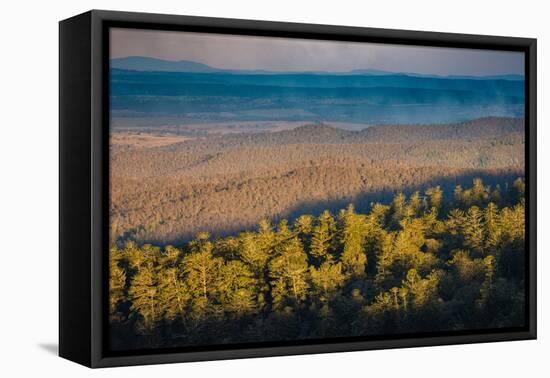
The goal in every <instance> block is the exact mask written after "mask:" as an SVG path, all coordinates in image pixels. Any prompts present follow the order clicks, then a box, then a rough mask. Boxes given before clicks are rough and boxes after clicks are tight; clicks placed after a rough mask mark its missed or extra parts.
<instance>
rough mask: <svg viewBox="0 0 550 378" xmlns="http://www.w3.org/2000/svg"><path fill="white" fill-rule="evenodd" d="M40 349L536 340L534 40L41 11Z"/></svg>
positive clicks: (271, 349)
mask: <svg viewBox="0 0 550 378" xmlns="http://www.w3.org/2000/svg"><path fill="white" fill-rule="evenodd" d="M59 69H60V335H59V339H60V355H61V356H62V357H65V358H68V359H70V360H73V361H76V362H78V363H81V364H84V365H87V366H90V367H106V366H116V365H135V364H152V363H166V362H182V361H198V360H213V359H228V358H243V357H262V356H275V355H290V354H304V353H322V352H337V351H351V350H367V349H380V348H401V347H413V346H427V345H445V344H455V343H474V342H489V341H504V340H523V339H532V338H535V337H536V248H535V243H536V225H535V219H536V192H535V191H536V181H535V180H536V177H535V173H536V169H535V156H536V154H535V141H536V127H535V124H536V40H534V39H526V38H512V37H494V36H480V35H462V34H445V33H432V32H415V31H401V30H383V29H370V28H355V27H341V26H326V25H307V24H293V23H279V22H264V21H247V20H234V19H216V18H202V17H187V16H172V15H158V14H141V13H124V12H110V11H90V12H88V13H85V14H82V15H79V16H75V17H73V18H70V19H67V20H64V21H62V22H61V23H60V66H59Z"/></svg>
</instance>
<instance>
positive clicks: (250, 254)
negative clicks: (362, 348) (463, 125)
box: [109, 180, 525, 347]
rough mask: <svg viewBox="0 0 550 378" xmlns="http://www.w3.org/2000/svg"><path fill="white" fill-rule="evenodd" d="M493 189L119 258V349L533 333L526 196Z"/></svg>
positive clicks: (115, 315)
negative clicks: (526, 320) (454, 332)
mask: <svg viewBox="0 0 550 378" xmlns="http://www.w3.org/2000/svg"><path fill="white" fill-rule="evenodd" d="M491 189H492V188H490V187H489V186H486V185H484V184H483V183H482V182H481V180H475V181H474V183H473V186H472V187H471V188H466V189H463V188H460V187H457V188H456V189H455V192H454V197H455V200H454V201H452V200H448V201H445V198H446V197H445V195H444V193H443V192H442V191H441V188H439V187H434V188H429V189H427V190H426V191H425V193H426V198H424V197H422V196H420V194H419V193H420V192H416V193H413V194H412V195H411V196H410V197H409V199H408V200H407V197H406V196H405V195H404V194H401V193H400V194H397V195H396V196H395V197H394V200H393V202H392V203H391V205H383V204H380V203H374V204H372V206H371V211H370V212H368V213H366V214H362V213H358V212H356V210H355V208H354V206H353V205H349V206H348V207H347V208H345V209H343V210H341V211H340V212H339V215H338V217H337V219H334V218H333V217H332V215H331V214H330V212H328V211H325V212H323V213H321V215H320V216H318V217H313V216H311V215H308V214H304V215H302V216H300V217H298V218H297V219H296V220H295V221H294V222H293V223H289V222H288V221H287V220H285V219H283V220H281V221H280V222H279V223H278V225H277V227H276V228H275V229H274V228H273V227H272V225H271V224H270V223H269V221H267V220H262V221H261V222H260V224H259V227H258V229H257V230H256V231H244V232H241V233H240V234H238V235H234V236H229V237H225V238H218V239H216V240H211V237H210V235H209V234H208V233H206V232H201V233H199V234H197V236H196V238H195V239H193V240H192V241H191V242H189V243H188V244H187V245H186V246H182V247H181V248H176V247H173V246H166V247H165V248H164V249H161V248H158V247H155V246H152V245H149V244H144V245H138V244H137V243H135V242H131V241H129V242H127V243H125V244H124V245H123V246H120V247H116V246H113V247H112V248H111V250H110V261H109V268H110V270H109V305H110V306H109V313H110V321H111V324H113V325H115V326H116V329H117V330H118V332H119V333H117V335H118V336H117V337H118V339H117V340H115V341H117V342H118V344H117V345H125V346H126V347H128V346H130V347H135V346H136V345H140V342H141V343H142V344H141V345H144V344H143V343H147V344H146V345H147V346H149V347H150V346H152V345H153V346H176V345H195V344H197V343H214V342H218V343H219V342H247V341H248V342H249V341H266V340H267V341H269V340H281V339H296V338H302V337H336V336H354V335H364V334H389V333H400V332H401V333H402V332H413V331H434V330H449V329H471V328H482V327H499V326H513V325H518V324H522V322H523V312H522V306H523V305H524V300H525V299H524V291H523V288H524V287H523V285H524V277H523V272H524V270H523V268H522V267H523V266H524V247H523V245H524V242H525V201H524V198H523V195H524V190H525V188H524V184H523V181H521V180H520V181H516V182H515V183H514V185H513V186H511V189H510V190H511V192H510V190H509V191H506V192H502V191H501V190H500V189H499V190H498V192H499V193H498V195H495V194H494V193H495V190H496V189H495V190H491ZM497 197H500V198H497ZM138 335H142V336H139V337H149V338H147V340H146V341H144V340H141V341H139V340H136V337H138ZM147 335H149V336H147ZM162 335H164V336H162ZM166 335H175V336H174V337H173V338H171V337H170V336H166Z"/></svg>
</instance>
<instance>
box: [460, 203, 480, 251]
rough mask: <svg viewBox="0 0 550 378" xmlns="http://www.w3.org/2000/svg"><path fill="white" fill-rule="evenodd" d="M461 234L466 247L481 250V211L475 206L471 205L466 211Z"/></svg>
mask: <svg viewBox="0 0 550 378" xmlns="http://www.w3.org/2000/svg"><path fill="white" fill-rule="evenodd" d="M462 235H463V236H464V243H465V245H466V246H467V247H470V248H472V249H473V250H475V251H478V252H481V251H482V249H483V241H484V237H485V234H484V227H483V213H482V211H481V210H480V209H479V207H477V206H472V207H470V208H469V209H468V211H467V213H466V219H465V221H464V224H463V226H462Z"/></svg>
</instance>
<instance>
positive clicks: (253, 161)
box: [110, 117, 525, 246]
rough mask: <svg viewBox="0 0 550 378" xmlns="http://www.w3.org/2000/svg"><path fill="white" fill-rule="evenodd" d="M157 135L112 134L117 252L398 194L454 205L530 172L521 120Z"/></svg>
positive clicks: (362, 205)
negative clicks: (432, 194) (466, 190)
mask: <svg viewBox="0 0 550 378" xmlns="http://www.w3.org/2000/svg"><path fill="white" fill-rule="evenodd" d="M136 130H140V131H136ZM159 130H164V132H165V134H162V133H161V131H157V132H156V134H153V133H152V132H144V131H142V130H141V129H134V131H132V132H133V133H134V134H131V138H133V139H135V140H136V141H135V142H133V143H131V142H130V141H129V139H128V134H122V133H121V132H118V131H113V132H112V140H115V141H117V140H121V136H124V135H125V136H126V138H127V143H126V145H124V144H120V143H118V144H116V143H113V142H112V143H111V159H110V169H111V177H110V184H111V192H110V199H111V202H110V219H111V235H112V237H113V242H115V241H122V242H123V241H125V240H134V241H136V242H137V243H139V244H143V243H150V244H154V245H159V246H165V245H167V244H173V245H174V244H182V243H186V242H188V241H190V240H191V239H192V238H194V236H195V235H196V234H197V233H198V232H200V231H208V232H210V233H211V234H212V236H213V237H220V236H229V235H232V234H235V233H238V232H240V231H242V230H248V229H253V228H255V227H256V226H257V224H258V222H260V220H261V219H263V218H267V219H270V220H271V221H272V222H274V223H278V222H279V221H280V220H281V219H287V220H288V221H289V222H293V221H295V220H296V219H297V217H299V216H300V215H302V214H306V213H307V214H311V215H314V216H318V215H319V214H321V213H322V212H323V211H324V210H329V211H331V212H332V213H334V214H337V213H338V211H339V210H340V209H341V208H344V207H346V206H347V205H348V204H349V203H353V204H354V205H355V206H356V210H357V211H358V212H367V211H369V210H370V203H371V202H383V203H387V202H389V201H391V199H392V197H393V195H394V193H395V192H403V193H404V194H405V195H411V194H412V193H413V192H415V191H420V192H424V191H425V190H426V189H427V188H429V187H433V186H440V187H441V189H442V190H443V191H444V192H445V193H452V191H453V190H454V187H455V186H456V185H462V186H468V185H470V184H471V182H472V179H473V178H476V177H479V178H482V179H483V181H484V182H485V183H486V184H491V185H493V186H496V185H497V184H500V185H501V186H502V185H504V184H505V182H512V181H514V180H515V179H516V178H517V177H520V176H522V175H523V172H524V165H525V161H524V150H525V135H524V122H523V119H518V118H499V117H487V118H481V119H476V120H470V121H465V122H460V123H455V124H435V125H434V124H431V125H381V126H368V127H367V126H366V125H364V129H362V130H358V131H357V130H355V131H352V130H345V129H343V128H339V127H337V126H335V125H333V124H331V123H329V122H327V123H311V124H307V123H306V124H302V125H301V126H298V127H295V128H293V129H290V130H282V131H269V130H267V131H266V130H262V132H256V133H253V132H248V133H236V134H209V135H206V136H187V135H180V134H176V132H177V130H173V129H169V128H162V129H159ZM127 133H128V132H127ZM115 138H116V139H115ZM138 140H139V141H138ZM146 140H149V144H146V142H145V141H146ZM140 141H141V142H140ZM446 200H448V198H446Z"/></svg>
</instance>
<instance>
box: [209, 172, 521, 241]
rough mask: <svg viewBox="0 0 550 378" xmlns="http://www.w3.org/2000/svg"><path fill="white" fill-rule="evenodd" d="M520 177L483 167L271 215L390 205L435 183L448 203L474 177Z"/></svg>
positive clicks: (488, 180) (503, 181)
mask: <svg viewBox="0 0 550 378" xmlns="http://www.w3.org/2000/svg"><path fill="white" fill-rule="evenodd" d="M523 176H524V173H523V172H520V171H513V170H510V173H507V174H504V173H502V172H498V173H497V172H494V173H493V172H488V171H486V170H472V171H471V172H470V173H467V174H461V175H456V176H449V177H439V178H436V179H430V180H426V181H424V182H422V183H420V184H416V185H409V186H407V187H402V188H397V189H391V188H388V189H386V190H379V191H372V192H361V193H358V194H357V195H355V196H353V197H351V198H350V197H346V198H340V199H330V200H325V201H304V202H301V203H299V204H297V205H295V206H293V207H292V208H291V209H289V210H288V211H286V212H284V213H282V214H280V216H277V217H273V218H272V219H271V220H273V221H274V222H277V221H279V220H280V219H288V220H289V221H294V220H295V219H296V218H298V217H299V216H300V215H303V214H310V215H313V216H319V215H320V214H321V213H322V212H323V211H325V210H329V211H330V212H331V213H332V214H333V215H334V214H337V212H338V211H340V210H341V209H344V208H345V207H346V206H348V205H349V204H350V203H351V204H353V206H354V207H355V209H356V210H357V211H358V212H368V211H369V210H370V208H371V205H372V204H373V203H377V202H378V203H382V204H389V203H390V202H391V201H392V199H393V197H394V196H395V195H396V194H397V193H403V194H404V195H406V196H407V197H408V196H410V195H411V194H412V193H414V192H419V193H420V194H421V196H422V195H423V192H424V191H425V190H426V189H428V188H430V187H435V186H439V187H440V188H441V190H442V191H443V193H444V201H445V202H447V201H449V200H452V196H453V191H454V189H455V188H456V186H458V185H460V186H461V187H463V188H464V187H469V186H471V185H472V182H473V180H474V179H476V178H480V179H481V180H482V181H483V184H484V185H488V186H491V188H493V189H494V188H495V187H496V186H497V185H499V186H500V187H502V189H503V190H505V189H506V188H505V186H506V185H510V184H511V183H512V182H514V180H515V179H516V178H518V177H523ZM235 231H237V230H235ZM212 234H216V232H215V230H213V232H212ZM216 235H217V234H216ZM220 236H227V235H220Z"/></svg>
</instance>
